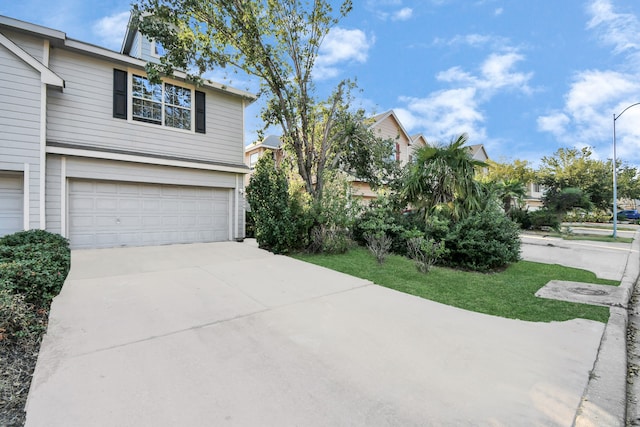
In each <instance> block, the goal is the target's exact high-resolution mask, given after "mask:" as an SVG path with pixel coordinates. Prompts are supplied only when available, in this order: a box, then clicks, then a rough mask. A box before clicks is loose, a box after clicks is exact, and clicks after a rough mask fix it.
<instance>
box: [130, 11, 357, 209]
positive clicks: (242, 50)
mask: <svg viewBox="0 0 640 427" xmlns="http://www.w3.org/2000/svg"><path fill="white" fill-rule="evenodd" d="M133 8H134V19H133V22H134V24H135V25H136V26H137V27H138V28H139V30H140V31H141V33H142V34H144V35H146V36H148V37H150V38H153V39H155V40H157V41H159V42H160V43H161V44H162V46H163V47H164V48H165V51H166V54H165V55H164V56H163V57H162V58H161V59H160V64H149V65H148V67H147V72H148V74H149V77H150V79H159V78H160V76H161V75H163V74H166V75H171V74H172V73H173V71H174V70H175V69H182V70H193V73H192V74H193V75H192V76H191V77H192V78H194V79H195V80H196V81H197V80H198V79H199V76H202V74H203V73H204V72H206V71H208V70H212V69H216V68H224V67H226V66H232V67H235V68H236V69H239V70H242V71H244V72H246V73H247V74H249V75H251V76H255V77H257V78H259V79H260V82H261V93H262V95H265V96H267V97H268V99H267V102H266V106H265V108H264V109H263V111H262V118H263V120H264V122H265V124H266V125H265V127H266V126H269V125H277V126H279V127H280V128H281V130H282V139H283V142H284V146H285V148H286V149H288V150H291V151H292V152H293V153H294V155H295V161H296V166H297V170H298V173H299V174H300V176H301V177H302V179H303V181H304V183H305V189H306V191H307V192H308V193H309V194H311V195H312V196H313V197H314V199H320V198H321V197H322V192H323V189H324V179H325V174H324V172H325V168H327V166H328V162H329V161H330V159H331V158H332V153H333V152H334V148H335V146H338V145H341V146H344V145H345V144H344V138H345V137H346V136H347V135H348V132H347V133H345V132H341V131H340V130H339V129H336V125H337V123H339V122H340V121H341V120H343V119H345V118H346V117H348V111H349V108H348V107H349V106H348V98H349V97H348V93H349V91H350V89H351V88H352V86H351V85H350V83H349V82H347V81H342V82H341V83H339V84H338V85H337V87H336V89H335V91H334V92H333V94H332V95H331V96H330V97H329V99H328V100H326V101H324V102H321V101H318V99H317V98H316V96H315V93H314V92H315V87H314V84H313V80H312V71H313V67H314V64H315V61H316V58H317V57H318V52H319V49H320V46H321V45H322V42H323V40H324V39H325V37H326V35H327V34H328V33H329V31H330V30H331V28H332V27H334V26H335V25H336V24H337V23H338V22H339V20H340V19H341V18H342V17H344V16H346V15H347V13H349V11H350V10H351V8H352V4H351V0H344V1H343V2H342V3H341V4H340V7H339V10H338V12H337V13H335V14H334V11H333V8H332V6H331V4H330V2H328V1H326V0H314V1H313V2H309V1H305V0H278V1H276V0H199V1H195V0H138V2H137V4H134V6H133ZM352 122H353V120H352ZM344 130H345V129H344V128H343V129H342V131H344ZM337 158H339V159H340V158H342V159H344V156H343V157H340V156H337Z"/></svg>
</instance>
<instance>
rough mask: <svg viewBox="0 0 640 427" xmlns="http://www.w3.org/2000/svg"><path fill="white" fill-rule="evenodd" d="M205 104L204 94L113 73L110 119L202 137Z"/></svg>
mask: <svg viewBox="0 0 640 427" xmlns="http://www.w3.org/2000/svg"><path fill="white" fill-rule="evenodd" d="M129 77H131V78H130V79H129ZM206 104H207V102H206V94H205V93H204V92H201V91H197V90H194V89H192V88H187V87H184V86H180V85H177V84H173V83H168V82H163V83H157V84H155V83H151V82H150V81H149V79H147V78H146V77H144V76H141V75H138V74H129V73H127V72H126V71H123V70H118V69H114V70H113V117H114V118H117V119H125V120H128V121H137V122H144V123H151V124H154V125H159V126H166V127H170V128H174V129H183V130H187V131H194V132H196V133H206V132H207V126H206V118H207V110H206Z"/></svg>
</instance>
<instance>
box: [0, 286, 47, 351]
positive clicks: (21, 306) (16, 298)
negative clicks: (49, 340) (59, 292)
mask: <svg viewBox="0 0 640 427" xmlns="http://www.w3.org/2000/svg"><path fill="white" fill-rule="evenodd" d="M44 313H46V310H43V309H38V308H37V307H36V306H35V305H33V304H30V303H28V302H27V301H26V299H25V295H22V294H16V293H13V292H11V291H10V290H9V289H6V288H0V345H1V346H6V345H8V346H25V345H27V346H28V347H30V348H36V349H37V344H39V342H40V341H39V340H40V336H41V335H42V334H43V333H44V332H45V330H46V316H44V315H43V314H44Z"/></svg>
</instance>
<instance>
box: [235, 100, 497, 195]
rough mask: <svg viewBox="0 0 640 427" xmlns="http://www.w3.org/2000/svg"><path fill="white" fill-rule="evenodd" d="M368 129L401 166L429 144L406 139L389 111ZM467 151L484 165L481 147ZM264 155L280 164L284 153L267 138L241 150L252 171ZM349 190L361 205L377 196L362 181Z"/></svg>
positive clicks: (277, 141)
mask: <svg viewBox="0 0 640 427" xmlns="http://www.w3.org/2000/svg"><path fill="white" fill-rule="evenodd" d="M369 126H370V128H371V129H372V130H373V132H374V134H375V136H376V137H378V138H381V139H384V140H386V139H390V140H392V141H394V144H395V150H394V153H393V159H394V160H396V161H398V162H399V163H400V165H401V166H404V165H406V164H407V163H410V162H411V161H412V160H413V158H414V157H415V156H414V153H415V150H417V149H418V148H420V147H424V146H426V145H429V144H428V142H427V139H426V138H425V137H424V135H422V134H416V135H412V136H410V135H409V133H408V132H407V131H406V129H405V128H404V126H403V125H402V123H401V122H400V119H399V118H398V116H397V115H396V113H395V112H394V111H393V110H389V111H387V112H385V113H382V114H378V115H376V116H373V117H372V118H371V122H370V125H369ZM468 150H469V153H470V155H471V156H472V157H473V158H474V159H476V160H480V161H483V162H484V161H486V160H487V159H488V158H489V156H488V155H487V152H486V150H485V148H484V145H482V144H476V145H470V146H468ZM265 152H270V153H272V155H273V156H274V159H275V160H276V162H279V161H282V158H283V156H284V153H283V148H282V144H281V141H280V139H279V138H278V137H277V136H274V135H270V136H268V137H267V138H265V139H264V140H263V141H261V142H257V143H253V144H251V145H248V146H247V147H246V148H245V163H246V164H247V165H248V166H250V167H251V168H252V169H253V167H254V166H255V163H256V162H257V161H258V159H259V158H260V156H261V155H262V154H263V153H265ZM248 179H249V177H248V176H247V181H246V183H247V184H248ZM351 187H352V190H353V195H354V196H356V197H358V198H360V199H362V200H364V201H365V202H368V201H371V200H373V199H375V198H377V197H378V194H377V192H375V191H374V190H372V189H371V187H370V186H369V184H368V183H367V182H365V181H361V180H358V179H356V178H352V180H351Z"/></svg>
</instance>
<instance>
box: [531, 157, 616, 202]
mask: <svg viewBox="0 0 640 427" xmlns="http://www.w3.org/2000/svg"><path fill="white" fill-rule="evenodd" d="M591 155H592V152H591V149H590V148H589V147H585V148H582V149H580V150H578V149H577V148H560V149H558V151H556V152H555V153H554V155H553V156H551V157H546V156H545V157H543V158H542V160H541V165H540V168H539V170H538V180H539V182H540V184H543V185H544V186H545V187H546V188H547V191H554V192H556V193H559V192H560V191H561V190H562V189H565V188H580V189H581V190H582V191H583V192H584V193H586V194H587V195H588V197H589V199H590V200H591V202H592V203H593V204H594V205H595V206H596V207H598V208H600V209H607V208H608V207H610V206H611V201H612V200H613V188H612V182H613V172H612V163H611V161H607V162H604V161H601V160H595V159H592V158H591Z"/></svg>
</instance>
